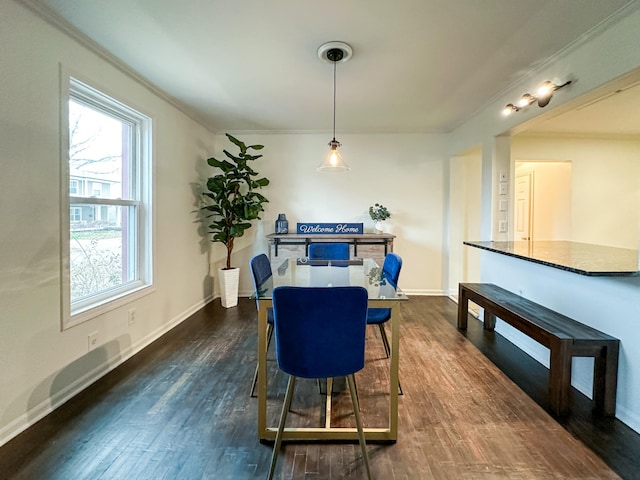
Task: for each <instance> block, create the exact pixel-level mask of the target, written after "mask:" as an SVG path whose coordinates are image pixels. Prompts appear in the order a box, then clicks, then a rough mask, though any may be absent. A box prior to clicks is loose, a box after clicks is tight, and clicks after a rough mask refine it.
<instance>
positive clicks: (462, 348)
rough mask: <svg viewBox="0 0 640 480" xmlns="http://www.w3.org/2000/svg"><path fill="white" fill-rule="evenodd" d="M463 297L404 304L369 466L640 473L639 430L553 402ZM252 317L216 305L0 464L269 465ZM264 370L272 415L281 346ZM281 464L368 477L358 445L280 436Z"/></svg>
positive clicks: (299, 394)
mask: <svg viewBox="0 0 640 480" xmlns="http://www.w3.org/2000/svg"><path fill="white" fill-rule="evenodd" d="M456 308H457V306H456V304H455V303H454V302H453V301H451V300H449V299H447V298H443V297H413V298H411V300H410V301H409V302H407V303H405V304H403V305H402V306H401V314H402V326H401V331H402V333H401V354H400V379H401V382H402V387H403V390H404V395H403V396H401V397H400V404H399V425H400V426H399V438H398V441H397V443H395V444H392V445H382V444H371V445H369V447H368V448H369V454H370V461H371V467H372V472H373V474H374V478H377V479H385V480H386V479H407V480H414V479H456V480H458V479H614V478H620V477H622V478H629V479H633V478H640V477H639V476H638V472H639V471H640V468H639V466H640V463H639V460H638V458H637V457H638V456H639V455H637V454H638V453H640V450H639V448H640V441H639V440H638V437H640V436H639V435H637V434H635V432H632V431H630V429H625V427H624V425H622V424H621V423H620V422H618V421H616V420H613V419H602V418H599V417H592V416H591V415H590V410H589V409H590V402H589V401H588V400H586V399H584V401H583V400H581V399H580V398H579V397H580V395H579V394H577V393H575V394H574V407H575V408H574V409H573V410H572V414H571V415H570V417H569V418H567V419H561V422H559V421H557V419H554V418H553V417H552V416H551V415H550V414H548V413H547V411H546V410H545V408H546V406H545V401H546V399H545V396H546V377H545V372H546V370H545V369H544V368H543V367H541V366H539V365H538V364H537V363H536V362H535V361H533V360H531V359H530V358H529V357H527V356H526V355H524V354H522V353H521V352H520V351H519V350H518V349H517V348H515V347H513V346H512V345H511V344H510V343H509V342H507V341H506V340H504V339H502V337H500V336H499V335H497V334H493V333H491V334H490V336H487V334H486V333H485V332H483V331H482V329H481V328H479V327H478V326H477V325H475V324H476V323H478V322H477V321H473V320H471V321H470V326H469V330H468V331H467V332H466V333H464V334H463V333H461V332H459V331H458V330H457V329H456V328H455V321H456ZM256 324H257V321H256V312H255V303H254V302H252V301H250V300H248V299H241V300H240V304H239V306H238V307H236V308H233V309H223V308H222V307H221V306H220V305H219V302H214V303H213V304H210V305H208V306H207V307H205V308H204V309H202V310H201V311H200V312H198V313H197V314H195V315H193V316H192V317H191V318H190V319H188V320H187V321H185V322H183V323H182V324H181V325H179V326H178V327H176V328H175V329H173V330H172V331H171V332H169V333H168V334H166V335H165V336H164V337H162V338H161V339H160V340H158V341H157V342H155V343H154V344H153V345H151V346H149V347H148V348H146V349H145V350H144V351H142V352H140V353H139V354H138V355H136V356H135V357H133V358H132V359H130V360H129V361H127V362H126V363H124V364H123V365H121V366H120V367H118V368H117V369H116V370H114V371H113V372H111V373H110V374H108V375H107V376H105V377H104V378H103V379H101V380H100V381H98V382H97V383H96V384H94V385H92V386H91V387H89V388H88V389H86V390H85V391H84V392H82V393H81V394H80V395H78V396H76V397H75V398H74V399H72V400H70V401H69V402H68V403H67V404H65V405H64V406H63V407H61V408H59V409H58V410H56V411H55V412H53V413H52V414H51V415H49V416H47V417H46V418H45V419H43V420H41V421H40V422H38V424H36V425H34V426H33V427H32V428H30V429H29V430H27V431H25V432H24V433H23V434H21V435H19V436H18V437H16V438H15V439H13V440H12V441H11V442H9V443H7V444H6V445H4V446H3V447H2V448H0V478H1V479H7V480H9V479H74V480H75V479H91V480H95V479H127V480H131V479H154V480H155V479H223V480H224V479H253V478H264V477H265V476H266V473H267V470H268V466H269V461H270V456H271V445H268V444H261V443H260V442H258V441H257V439H256V422H257V409H256V404H257V402H256V399H255V398H250V397H249V390H250V386H251V378H252V374H253V370H254V368H255V359H256V342H257V332H256V330H257V329H256ZM367 342H368V344H367V366H366V367H365V369H364V370H363V371H362V372H360V373H358V374H357V376H356V378H357V382H358V391H359V397H360V399H361V402H362V410H363V420H364V421H365V424H367V425H372V426H373V425H375V424H378V423H379V422H381V421H383V422H384V421H385V420H386V415H387V414H386V405H387V403H386V401H387V396H386V395H385V391H388V370H387V362H388V360H387V359H386V358H385V357H384V349H383V346H382V342H381V340H380V337H379V332H378V331H377V328H372V327H370V329H369V331H368V339H367ZM476 345H477V346H476ZM479 349H480V350H479ZM273 355H274V354H273V351H271V352H270V355H269V357H270V358H272V357H273ZM494 362H495V363H494ZM496 365H499V366H500V368H498V366H496ZM503 371H504V372H506V373H503ZM268 372H269V404H268V409H269V416H270V423H273V424H275V423H276V421H277V420H276V419H277V417H278V414H279V409H280V406H281V402H282V397H283V393H284V390H285V382H286V378H285V377H284V375H282V374H281V373H280V372H279V371H278V370H277V367H276V363H275V360H271V361H269V365H268ZM508 375H509V376H511V377H512V378H514V380H515V381H516V382H518V383H519V384H520V387H518V386H517V385H516V384H515V383H514V381H513V380H511V379H510V378H509V376H508ZM299 383H300V386H299V388H297V389H296V394H295V396H294V400H293V405H292V413H291V414H290V415H289V418H290V421H291V423H289V424H290V425H294V424H297V425H319V424H321V423H322V422H323V421H324V419H323V416H322V407H323V400H324V398H323V396H321V395H319V394H318V389H317V386H316V384H315V382H312V381H301V382H299ZM523 390H524V391H523ZM335 391H336V392H337V393H335V394H334V395H333V402H334V408H333V415H335V416H336V420H335V421H336V422H337V424H343V425H352V422H353V416H352V414H351V411H350V408H349V407H350V404H349V401H348V400H349V399H348V394H346V393H345V392H343V391H342V389H341V388H340V384H338V385H337V387H336V388H335ZM525 391H526V392H527V393H525ZM579 438H582V441H581V440H580V439H579ZM585 443H587V444H589V447H587V446H586V445H585ZM594 451H595V452H598V455H599V456H598V455H596V453H594ZM634 454H635V455H634ZM601 457H602V458H601ZM603 458H604V459H605V460H606V461H607V462H608V463H609V465H611V466H612V467H613V469H612V468H610V467H609V466H607V464H606V463H605V461H604V460H603ZM614 470H615V471H614ZM276 471H277V478H281V479H337V478H349V479H351V478H353V479H355V478H364V468H363V465H362V461H361V457H360V452H359V447H358V445H357V444H350V443H338V444H325V443H312V444H292V443H290V444H285V446H284V449H283V451H282V453H281V455H280V459H279V461H278V467H277V470H276ZM616 471H617V472H618V473H616Z"/></svg>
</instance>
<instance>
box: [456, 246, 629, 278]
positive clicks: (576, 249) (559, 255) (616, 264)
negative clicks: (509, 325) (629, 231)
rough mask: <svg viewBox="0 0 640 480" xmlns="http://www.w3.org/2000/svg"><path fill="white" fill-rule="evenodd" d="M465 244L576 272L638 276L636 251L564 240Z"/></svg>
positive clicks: (604, 275)
mask: <svg viewBox="0 0 640 480" xmlns="http://www.w3.org/2000/svg"><path fill="white" fill-rule="evenodd" d="M463 243H464V244H465V245H468V246H470V247H476V248H481V249H483V250H488V251H491V252H495V253H499V254H503V255H507V256H510V257H515V258H520V259H522V260H526V261H529V262H534V263H539V264H542V265H547V266H549V267H553V268H559V269H561V270H566V271H568V272H573V273H577V274H579V275H588V276H600V277H618V276H620V277H621V276H636V275H640V271H639V270H640V265H639V263H638V251H637V250H631V249H627V248H616V247H606V246H603V245H592V244H589V243H578V242H567V241H539V242H536V241H533V242H491V241H465V242H463Z"/></svg>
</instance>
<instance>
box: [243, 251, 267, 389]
mask: <svg viewBox="0 0 640 480" xmlns="http://www.w3.org/2000/svg"><path fill="white" fill-rule="evenodd" d="M249 266H250V267H251V276H252V277H253V288H254V291H255V296H256V308H257V309H258V310H259V309H260V301H259V300H258V291H259V290H260V288H261V286H262V285H263V284H264V282H266V281H267V280H268V279H269V278H271V276H272V272H271V262H270V261H269V258H268V257H267V256H266V255H265V254H264V253H261V254H259V255H255V256H254V257H252V258H251V260H249ZM272 336H273V309H272V308H269V309H268V310H267V350H269V344H270V343H271V337H272ZM257 382H258V365H256V371H255V373H254V374H253V382H252V383H251V396H252V397H255V393H254V391H255V389H256V383H257Z"/></svg>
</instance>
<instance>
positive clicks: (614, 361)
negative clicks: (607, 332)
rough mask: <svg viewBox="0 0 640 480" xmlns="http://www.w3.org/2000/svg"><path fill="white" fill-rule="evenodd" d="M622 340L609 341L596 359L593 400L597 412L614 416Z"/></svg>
mask: <svg viewBox="0 0 640 480" xmlns="http://www.w3.org/2000/svg"><path fill="white" fill-rule="evenodd" d="M619 348H620V342H618V341H616V342H609V343H608V344H607V345H606V346H605V347H603V349H602V352H601V353H600V355H598V356H596V357H595V359H594V367H593V400H594V402H595V410H596V412H597V413H600V414H602V415H606V416H609V417H613V416H615V414H616V390H617V388H618V350H619Z"/></svg>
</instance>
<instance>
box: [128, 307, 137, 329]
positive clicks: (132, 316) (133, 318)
mask: <svg viewBox="0 0 640 480" xmlns="http://www.w3.org/2000/svg"><path fill="white" fill-rule="evenodd" d="M127 322H128V323H129V326H132V325H135V324H136V309H135V308H130V309H129V316H128V317H127Z"/></svg>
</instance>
